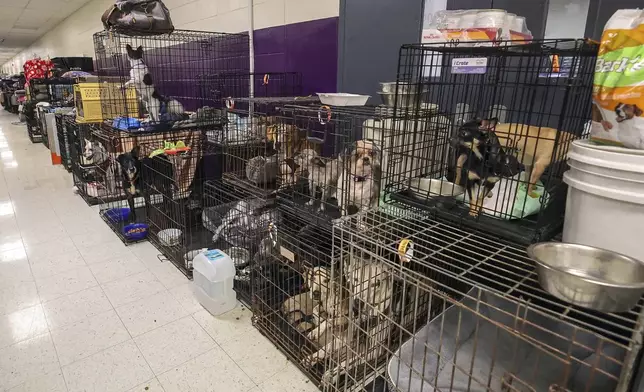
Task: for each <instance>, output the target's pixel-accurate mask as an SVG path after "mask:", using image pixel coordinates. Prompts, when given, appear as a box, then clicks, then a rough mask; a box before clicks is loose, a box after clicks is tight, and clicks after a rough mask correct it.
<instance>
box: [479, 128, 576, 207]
mask: <svg viewBox="0 0 644 392" xmlns="http://www.w3.org/2000/svg"><path fill="white" fill-rule="evenodd" d="M482 126H483V127H484V128H487V129H490V130H492V131H494V133H496V135H497V136H498V138H499V141H500V143H501V145H502V146H503V147H505V148H510V149H514V150H515V151H517V158H518V159H519V161H520V162H521V163H522V164H523V165H524V166H525V167H526V171H527V172H529V173H530V177H529V183H528V191H527V193H528V195H530V197H532V198H536V197H539V195H538V194H537V193H536V192H535V188H536V186H537V182H538V181H539V179H540V178H541V175H543V172H544V171H545V170H546V169H547V168H548V166H550V164H551V163H554V162H560V161H563V160H564V159H565V158H566V154H567V152H568V147H569V146H570V144H571V143H572V141H573V139H574V137H573V135H572V134H569V133H567V132H563V131H562V132H561V134H560V137H559V140H558V139H557V134H558V133H559V131H558V130H557V129H554V128H548V127H537V126H531V125H526V124H518V123H507V124H499V123H498V119H496V118H491V119H487V120H483V123H482Z"/></svg>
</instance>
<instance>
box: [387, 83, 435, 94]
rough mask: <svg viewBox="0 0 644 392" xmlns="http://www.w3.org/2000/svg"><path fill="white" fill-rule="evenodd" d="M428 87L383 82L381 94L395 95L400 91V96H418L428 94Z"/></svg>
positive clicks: (416, 84) (415, 84)
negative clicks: (423, 93)
mask: <svg viewBox="0 0 644 392" xmlns="http://www.w3.org/2000/svg"><path fill="white" fill-rule="evenodd" d="M427 89H428V86H427V85H422V84H418V83H408V82H381V83H380V92H381V93H385V94H395V93H396V91H398V92H399V93H400V94H418V93H420V92H426V91H427Z"/></svg>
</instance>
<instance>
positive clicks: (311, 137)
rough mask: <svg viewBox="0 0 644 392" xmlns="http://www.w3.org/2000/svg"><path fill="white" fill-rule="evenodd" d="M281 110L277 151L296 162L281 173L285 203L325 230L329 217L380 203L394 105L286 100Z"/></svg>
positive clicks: (282, 194) (346, 213)
mask: <svg viewBox="0 0 644 392" xmlns="http://www.w3.org/2000/svg"><path fill="white" fill-rule="evenodd" d="M281 112H282V115H281V116H280V117H279V118H278V120H279V121H280V124H283V125H281V127H280V130H282V132H281V133H277V134H276V141H277V143H276V145H277V151H278V154H279V155H281V156H282V157H283V158H282V160H286V161H288V160H290V161H291V162H292V163H293V164H294V169H292V170H287V171H286V173H280V177H281V178H282V184H281V186H280V188H279V190H278V196H279V197H280V199H282V201H283V202H284V203H286V204H289V205H290V206H291V207H292V208H294V209H297V210H299V211H303V212H305V213H306V215H307V216H314V217H315V219H316V220H317V219H322V220H323V221H326V225H327V227H328V228H329V230H330V229H331V220H332V219H337V218H340V217H341V216H346V215H351V214H354V213H355V212H356V211H360V210H364V209H369V208H375V207H377V206H378V205H379V203H380V198H381V194H382V190H383V183H382V169H383V168H384V167H385V166H384V165H386V164H387V162H388V156H387V155H386V151H387V150H385V149H384V146H385V144H384V143H386V142H388V137H389V135H390V134H391V131H390V128H391V127H392V126H393V123H394V111H393V108H390V107H386V106H364V107H362V106H361V107H335V106H334V107H330V106H327V105H319V104H312V105H308V106H302V105H284V107H282V109H281ZM290 129H292V131H290V132H284V130H290ZM425 142H426V143H427V141H425ZM418 143H419V144H420V141H419V142H418ZM286 169H290V167H289V166H287V167H286Z"/></svg>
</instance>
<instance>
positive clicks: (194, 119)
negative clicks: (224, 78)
mask: <svg viewBox="0 0 644 392" xmlns="http://www.w3.org/2000/svg"><path fill="white" fill-rule="evenodd" d="M248 48H249V39H248V35H247V34H223V33H211V32H202V31H189V30H175V31H174V32H173V33H172V34H163V35H155V36H140V37H132V36H126V35H122V34H118V33H114V32H107V31H103V32H99V33H96V34H94V49H95V52H96V57H95V59H96V64H97V69H98V80H99V84H100V102H101V111H102V115H101V117H102V119H103V120H106V121H108V122H109V123H110V125H112V126H113V127H115V128H120V129H137V130H143V131H157V132H161V131H170V130H181V129H183V130H185V129H190V128H203V127H206V126H211V125H213V124H218V123H220V122H221V116H220V115H219V113H217V111H215V110H214V108H217V107H220V106H221V104H222V102H221V101H220V100H217V99H215V98H214V97H213V96H212V95H211V94H210V93H209V90H208V89H207V88H204V84H205V83H206V82H207V80H208V75H211V74H212V73H213V70H216V71H217V73H218V74H221V73H234V72H248V69H249V64H250V62H249V57H248V53H249V51H248ZM105 83H107V85H108V86H110V87H107V88H103V85H104V84H105ZM112 86H116V88H112ZM134 92H135V93H136V94H135V95H136V100H135V101H134V102H133V100H132V95H133V94H134ZM133 104H135V105H136V107H135V109H136V110H135V113H132V110H131V109H132V105H133Z"/></svg>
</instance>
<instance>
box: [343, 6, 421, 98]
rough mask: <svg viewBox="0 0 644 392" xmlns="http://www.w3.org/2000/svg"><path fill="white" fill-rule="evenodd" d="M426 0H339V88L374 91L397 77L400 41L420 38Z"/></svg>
mask: <svg viewBox="0 0 644 392" xmlns="http://www.w3.org/2000/svg"><path fill="white" fill-rule="evenodd" d="M422 18H423V0H395V1H394V0H340V25H339V27H338V30H339V31H338V36H339V46H338V52H339V56H338V91H340V92H346V93H356V94H368V95H371V96H372V97H371V100H370V101H369V103H372V104H379V103H380V98H379V97H378V94H377V92H378V89H379V86H378V82H391V81H395V80H396V76H397V71H398V54H399V50H400V47H401V45H403V44H409V43H416V42H419V41H420V35H421V26H422Z"/></svg>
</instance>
